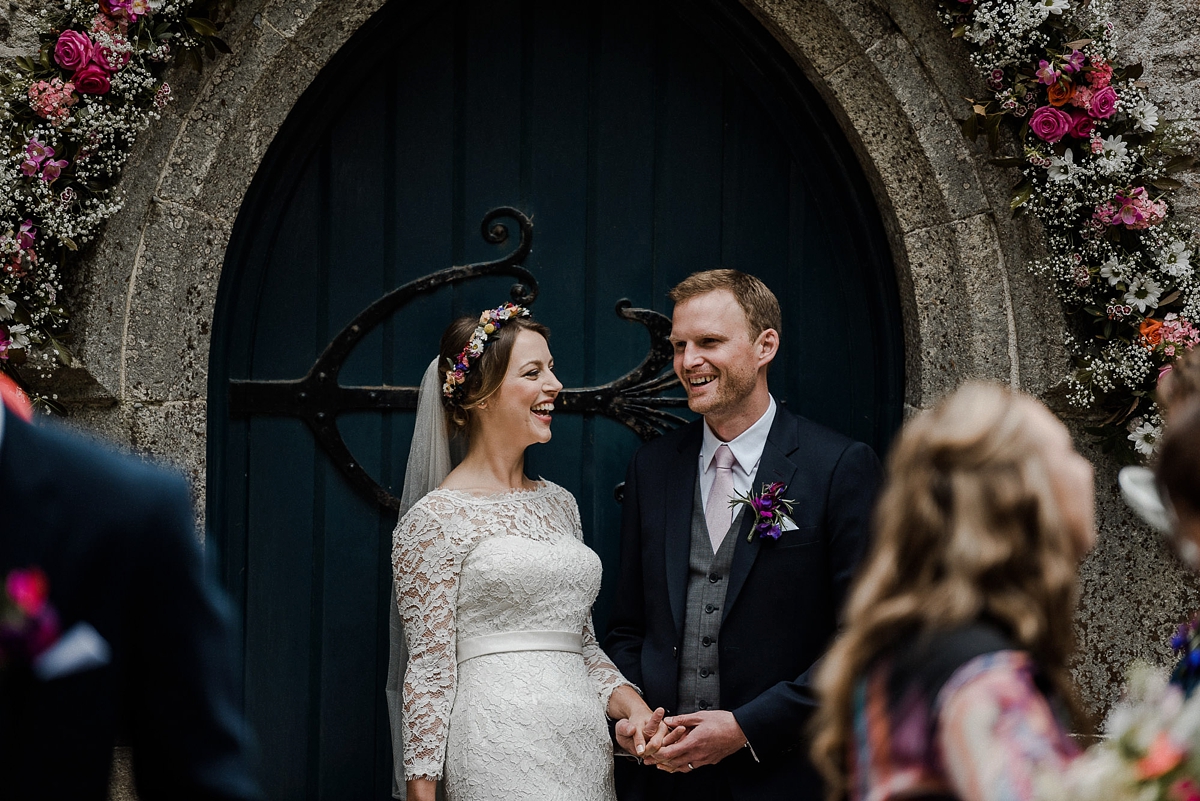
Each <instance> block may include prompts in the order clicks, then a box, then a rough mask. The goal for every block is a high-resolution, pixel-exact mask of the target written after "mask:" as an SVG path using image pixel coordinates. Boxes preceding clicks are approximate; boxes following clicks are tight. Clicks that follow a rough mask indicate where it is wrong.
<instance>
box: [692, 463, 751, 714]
mask: <svg viewBox="0 0 1200 801" xmlns="http://www.w3.org/2000/svg"><path fill="white" fill-rule="evenodd" d="M741 519H742V511H741V510H739V511H738V513H737V515H736V516H735V517H734V519H733V523H732V524H731V525H730V531H728V532H726V534H725V539H724V540H722V541H721V547H720V548H718V549H717V552H716V553H715V554H714V553H713V550H712V540H711V539H710V538H709V536H708V525H707V524H706V523H705V522H704V504H703V502H702V501H701V495H700V479H699V477H697V479H696V492H695V496H694V498H693V500H692V547H691V555H690V556H689V557H688V583H687V606H686V607H684V612H683V647H682V648H681V649H680V652H679V687H678V690H679V711H678V714H681V715H683V714H687V713H689V712H696V711H697V710H702V709H720V708H721V682H720V677H719V676H718V675H717V668H718V666H719V663H720V657H719V656H718V650H717V634H718V633H720V630H721V618H722V617H723V611H722V610H723V607H724V606H725V591H726V589H727V588H728V587H729V566H730V565H731V564H733V550H734V547H735V546H736V545H737V528H738V524H739V523H740V522H741Z"/></svg>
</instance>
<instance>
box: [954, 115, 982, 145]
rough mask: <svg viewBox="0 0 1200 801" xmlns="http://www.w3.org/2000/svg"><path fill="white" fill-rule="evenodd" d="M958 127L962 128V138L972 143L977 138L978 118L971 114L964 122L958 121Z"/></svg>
mask: <svg viewBox="0 0 1200 801" xmlns="http://www.w3.org/2000/svg"><path fill="white" fill-rule="evenodd" d="M958 124H959V127H961V128H962V132H963V136H965V137H966V138H968V139H970V140H971V141H972V142H974V141H975V140H976V139H978V138H979V116H978V115H976V114H972V115H971V116H970V117H967V118H966V119H965V120H959V122H958Z"/></svg>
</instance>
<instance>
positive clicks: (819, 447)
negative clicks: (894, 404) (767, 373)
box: [778, 406, 878, 465]
mask: <svg viewBox="0 0 1200 801" xmlns="http://www.w3.org/2000/svg"><path fill="white" fill-rule="evenodd" d="M779 416H780V419H779V420H778V423H779V425H780V427H782V428H783V429H784V432H783V438H785V439H787V440H790V442H791V444H792V446H793V447H794V448H795V449H796V452H797V454H798V456H799V458H800V459H801V461H804V462H808V463H811V464H814V465H826V464H836V463H837V462H838V461H840V460H841V458H842V456H843V455H844V454H846V452H847V451H852V452H855V455H857V456H860V457H865V458H866V459H868V460H874V459H877V458H878V457H877V456H876V455H875V451H874V450H873V449H872V448H871V446H869V445H867V444H866V443H864V442H860V441H858V440H856V439H854V438H852V437H848V436H846V435H845V434H843V433H842V432H840V431H836V430H834V429H832V428H829V427H828V426H825V425H822V424H821V423H817V422H815V421H813V420H809V419H808V418H807V417H801V416H800V415H798V414H794V413H792V412H790V411H788V410H787V409H786V408H784V407H783V406H780V408H779ZM789 430H790V431H789ZM859 451H861V452H862V453H861V454H860V453H858V452H859Z"/></svg>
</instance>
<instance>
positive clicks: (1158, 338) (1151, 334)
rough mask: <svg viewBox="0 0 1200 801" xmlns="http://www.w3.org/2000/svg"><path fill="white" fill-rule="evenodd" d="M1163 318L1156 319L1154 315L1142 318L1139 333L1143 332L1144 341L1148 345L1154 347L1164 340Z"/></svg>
mask: <svg viewBox="0 0 1200 801" xmlns="http://www.w3.org/2000/svg"><path fill="white" fill-rule="evenodd" d="M1160 328H1162V320H1155V319H1154V318H1153V317H1147V318H1146V319H1145V320H1142V324H1141V326H1140V327H1139V328H1138V333H1139V334H1141V337H1142V342H1143V343H1145V345H1146V346H1147V347H1151V348H1152V347H1154V346H1155V345H1157V344H1158V343H1160V342H1162V332H1161V331H1160V330H1159V329H1160Z"/></svg>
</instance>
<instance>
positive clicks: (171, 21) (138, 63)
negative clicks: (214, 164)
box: [0, 0, 233, 373]
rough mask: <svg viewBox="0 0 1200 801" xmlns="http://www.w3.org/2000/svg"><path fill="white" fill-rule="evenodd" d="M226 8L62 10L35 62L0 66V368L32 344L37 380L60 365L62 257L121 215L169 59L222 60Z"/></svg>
mask: <svg viewBox="0 0 1200 801" xmlns="http://www.w3.org/2000/svg"><path fill="white" fill-rule="evenodd" d="M232 3H233V0H66V1H65V2H64V3H63V4H62V9H63V10H62V11H61V13H60V12H52V11H49V10H43V11H42V15H43V19H44V20H45V22H44V33H43V35H42V37H41V39H42V41H41V48H40V50H39V52H38V53H37V54H36V55H35V56H33V57H21V58H17V59H16V60H15V61H14V62H11V63H8V64H3V65H0V100H2V101H3V102H2V103H0V139H2V140H3V142H2V145H3V146H2V147H0V369H4V370H5V371H6V372H10V373H11V372H13V370H12V368H13V367H14V366H16V365H20V364H23V363H25V362H26V360H27V359H28V358H29V356H30V355H31V353H32V349H33V346H37V345H44V346H46V347H45V348H43V349H42V351H41V354H40V356H41V360H40V362H39V364H38V366H39V367H41V368H42V370H43V372H46V371H47V370H49V369H50V367H51V366H52V365H53V363H54V361H56V360H57V361H61V362H63V363H69V360H70V356H69V354H68V352H67V350H66V348H65V347H64V345H63V344H62V340H63V336H62V334H63V332H64V330H65V326H66V324H67V318H68V315H67V312H66V310H65V309H64V307H63V305H62V302H61V299H60V297H59V296H60V293H61V292H62V286H63V284H62V282H63V274H62V270H63V269H64V266H65V265H66V264H67V263H68V262H69V254H70V253H71V252H73V251H77V250H78V249H79V248H81V247H83V246H85V245H86V244H87V243H88V242H89V241H91V240H92V239H93V237H94V236H95V235H96V233H97V230H98V229H99V227H100V226H101V224H102V223H103V222H104V221H105V220H107V219H108V218H109V217H111V216H112V215H114V214H115V213H116V212H117V211H118V210H119V209H120V208H121V204H122V199H121V197H120V195H119V193H118V192H117V188H116V185H117V181H118V179H119V177H120V173H121V168H122V167H123V165H124V164H125V160H126V159H127V158H128V156H129V152H130V149H131V148H132V146H133V143H134V141H135V139H136V138H137V135H138V134H139V133H140V132H141V131H142V130H144V129H145V128H146V126H147V125H148V124H149V123H150V122H151V121H152V120H154V119H156V118H157V117H158V115H159V112H160V110H161V109H162V108H163V107H164V106H165V105H166V103H167V102H168V101H169V100H170V97H171V87H170V86H169V85H168V84H167V83H166V82H165V81H164V80H163V76H164V74H165V72H166V69H167V66H168V65H169V63H170V61H171V59H172V58H175V59H179V58H185V59H190V60H191V61H192V62H193V63H194V64H195V65H196V66H197V67H199V64H200V56H199V53H200V52H201V51H207V52H208V53H209V54H210V55H215V54H216V52H217V51H218V50H221V51H224V52H228V47H227V46H226V45H225V43H224V42H222V41H221V39H220V38H218V36H217V33H218V30H217V29H218V26H219V21H220V20H221V19H222V18H223V17H224V16H225V15H227V14H228V12H229V10H230V8H231V7H232ZM52 354H53V355H52Z"/></svg>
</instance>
